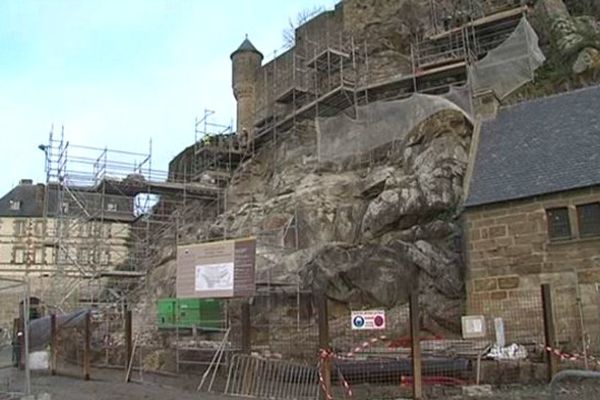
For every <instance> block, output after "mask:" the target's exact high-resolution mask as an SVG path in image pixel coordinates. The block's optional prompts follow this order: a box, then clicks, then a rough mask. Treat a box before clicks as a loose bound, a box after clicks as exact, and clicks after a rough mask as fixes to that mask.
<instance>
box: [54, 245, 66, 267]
mask: <svg viewBox="0 0 600 400" xmlns="http://www.w3.org/2000/svg"><path fill="white" fill-rule="evenodd" d="M68 259H69V257H68V254H67V249H63V248H62V247H61V248H59V249H58V257H57V260H56V261H57V263H58V264H66V263H67V260H68Z"/></svg>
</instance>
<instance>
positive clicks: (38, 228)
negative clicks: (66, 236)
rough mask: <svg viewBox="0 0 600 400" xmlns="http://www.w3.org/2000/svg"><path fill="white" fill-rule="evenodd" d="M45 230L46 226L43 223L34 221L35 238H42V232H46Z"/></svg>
mask: <svg viewBox="0 0 600 400" xmlns="http://www.w3.org/2000/svg"><path fill="white" fill-rule="evenodd" d="M45 228H46V224H45V223H44V221H35V228H34V232H35V236H43V235H44V231H45V230H46V229H45Z"/></svg>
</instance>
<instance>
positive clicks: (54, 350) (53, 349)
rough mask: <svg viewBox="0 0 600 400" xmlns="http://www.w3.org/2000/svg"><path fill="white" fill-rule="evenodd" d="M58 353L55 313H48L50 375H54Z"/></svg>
mask: <svg viewBox="0 0 600 400" xmlns="http://www.w3.org/2000/svg"><path fill="white" fill-rule="evenodd" d="M57 354H58V332H57V331H56V314H52V315H50V375H56V355H57Z"/></svg>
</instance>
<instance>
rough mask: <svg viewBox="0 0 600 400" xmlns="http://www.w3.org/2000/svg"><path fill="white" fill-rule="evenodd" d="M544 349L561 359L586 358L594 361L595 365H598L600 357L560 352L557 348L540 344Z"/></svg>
mask: <svg viewBox="0 0 600 400" xmlns="http://www.w3.org/2000/svg"><path fill="white" fill-rule="evenodd" d="M541 347H542V348H543V349H544V351H546V352H548V353H550V354H553V355H555V356H557V357H558V358H560V359H561V361H564V360H566V361H579V360H585V359H586V358H587V360H588V361H591V362H594V363H596V365H598V366H600V359H599V358H596V357H594V356H590V355H588V356H587V357H586V355H584V354H581V353H566V352H562V351H560V350H558V349H554V348H552V347H550V346H541Z"/></svg>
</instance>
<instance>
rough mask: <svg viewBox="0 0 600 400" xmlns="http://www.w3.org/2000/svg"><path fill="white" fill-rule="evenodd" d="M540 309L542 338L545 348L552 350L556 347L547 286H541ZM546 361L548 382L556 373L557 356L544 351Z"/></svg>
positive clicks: (550, 290) (550, 301)
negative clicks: (544, 341) (542, 327)
mask: <svg viewBox="0 0 600 400" xmlns="http://www.w3.org/2000/svg"><path fill="white" fill-rule="evenodd" d="M542 307H543V309H544V337H545V339H546V347H549V348H551V349H554V348H555V346H556V330H555V329H554V312H553V310H552V289H551V288H550V285H549V284H544V285H542ZM546 355H547V360H548V382H551V381H552V378H553V377H554V375H556V373H557V372H558V356H556V355H554V354H553V353H552V352H550V351H546Z"/></svg>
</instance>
